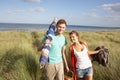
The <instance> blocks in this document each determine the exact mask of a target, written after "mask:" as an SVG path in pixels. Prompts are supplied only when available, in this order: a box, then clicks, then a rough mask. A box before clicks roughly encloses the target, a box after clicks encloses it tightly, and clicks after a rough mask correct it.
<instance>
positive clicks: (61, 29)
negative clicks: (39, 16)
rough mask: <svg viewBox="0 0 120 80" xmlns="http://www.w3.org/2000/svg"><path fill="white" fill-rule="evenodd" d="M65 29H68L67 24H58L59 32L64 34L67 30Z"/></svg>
mask: <svg viewBox="0 0 120 80" xmlns="http://www.w3.org/2000/svg"><path fill="white" fill-rule="evenodd" d="M65 29H66V25H65V24H59V25H57V32H58V33H59V34H62V33H63V32H64V31H65Z"/></svg>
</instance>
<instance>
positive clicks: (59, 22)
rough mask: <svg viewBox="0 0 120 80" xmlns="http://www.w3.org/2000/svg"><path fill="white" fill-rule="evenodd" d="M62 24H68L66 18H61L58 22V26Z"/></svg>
mask: <svg viewBox="0 0 120 80" xmlns="http://www.w3.org/2000/svg"><path fill="white" fill-rule="evenodd" d="M60 24H65V25H66V26H67V23H66V21H65V20H64V19H60V20H59V21H58V22H57V24H56V25H57V26H58V25H60Z"/></svg>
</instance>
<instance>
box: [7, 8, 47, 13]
mask: <svg viewBox="0 0 120 80" xmlns="http://www.w3.org/2000/svg"><path fill="white" fill-rule="evenodd" d="M44 11H45V9H44V8H42V7H37V8H31V9H26V10H9V11H7V12H8V13H23V12H44Z"/></svg>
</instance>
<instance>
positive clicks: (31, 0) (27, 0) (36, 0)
mask: <svg viewBox="0 0 120 80" xmlns="http://www.w3.org/2000/svg"><path fill="white" fill-rule="evenodd" d="M23 1H25V2H34V3H38V2H40V0H23Z"/></svg>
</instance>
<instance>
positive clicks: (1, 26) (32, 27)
mask: <svg viewBox="0 0 120 80" xmlns="http://www.w3.org/2000/svg"><path fill="white" fill-rule="evenodd" d="M49 25H50V24H28V23H0V31H8V30H17V31H19V30H25V31H38V30H43V31H46V30H48V28H49ZM71 30H77V31H106V30H120V27H102V26H101V27H100V26H82V25H67V28H66V31H71Z"/></svg>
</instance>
